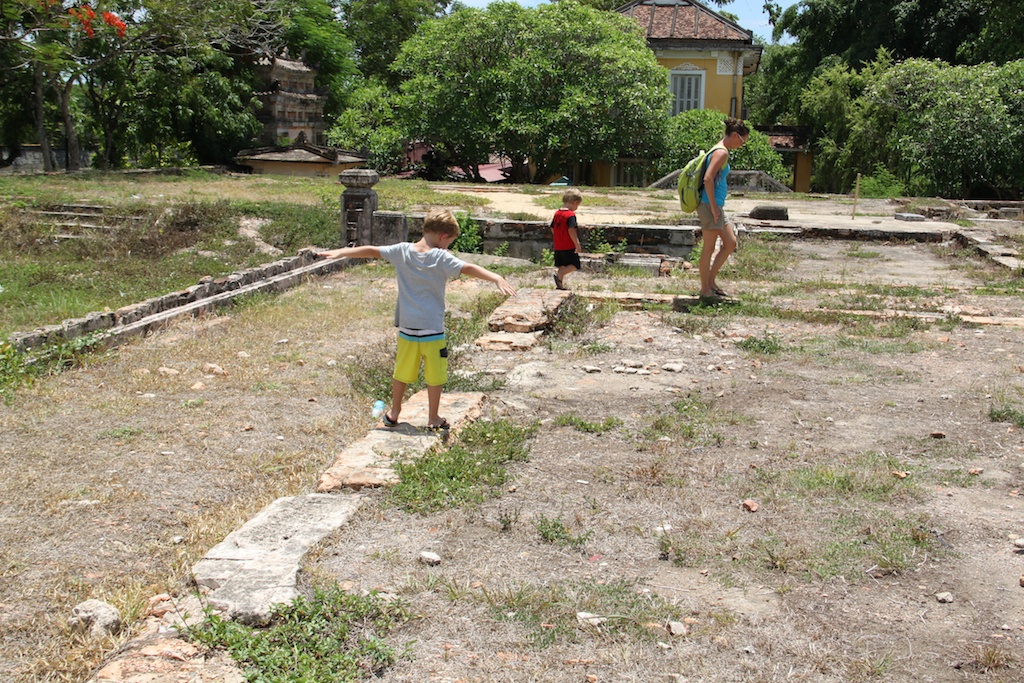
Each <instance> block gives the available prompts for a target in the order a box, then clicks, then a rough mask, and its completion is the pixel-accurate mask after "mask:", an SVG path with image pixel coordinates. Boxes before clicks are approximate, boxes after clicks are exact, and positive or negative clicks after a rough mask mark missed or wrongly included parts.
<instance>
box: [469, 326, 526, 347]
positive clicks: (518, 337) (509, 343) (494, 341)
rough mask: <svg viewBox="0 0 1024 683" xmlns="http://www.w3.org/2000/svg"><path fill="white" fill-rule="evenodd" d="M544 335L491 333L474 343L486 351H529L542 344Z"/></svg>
mask: <svg viewBox="0 0 1024 683" xmlns="http://www.w3.org/2000/svg"><path fill="white" fill-rule="evenodd" d="M542 334H543V333H542V332H541V331H540V330H538V331H536V332H491V333H489V334H485V335H483V336H482V337H479V338H478V339H477V340H476V341H475V342H474V343H475V344H476V345H477V346H479V347H480V348H481V349H483V350H484V351H529V350H530V349H532V348H533V347H535V346H536V345H537V344H539V343H540V339H541V335H542Z"/></svg>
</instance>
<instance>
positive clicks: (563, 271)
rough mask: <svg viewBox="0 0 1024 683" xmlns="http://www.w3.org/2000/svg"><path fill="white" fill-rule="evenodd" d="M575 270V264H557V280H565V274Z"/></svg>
mask: <svg viewBox="0 0 1024 683" xmlns="http://www.w3.org/2000/svg"><path fill="white" fill-rule="evenodd" d="M574 272H576V266H559V267H558V280H559V282H563V283H564V281H565V276H566V275H568V274H569V273H574Z"/></svg>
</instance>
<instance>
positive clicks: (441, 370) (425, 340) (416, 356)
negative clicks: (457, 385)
mask: <svg viewBox="0 0 1024 683" xmlns="http://www.w3.org/2000/svg"><path fill="white" fill-rule="evenodd" d="M421 358H422V359H423V380H424V381H425V382H426V383H427V386H428V387H436V386H441V385H443V384H444V383H445V382H447V381H448V340H447V339H445V335H444V334H431V335H428V336H426V337H414V336H412V335H410V334H406V333H405V332H399V333H398V353H397V354H396V355H395V375H394V377H395V379H396V380H398V381H399V382H402V383H403V384H412V383H413V382H415V381H416V380H417V379H418V378H419V376H420V359H421Z"/></svg>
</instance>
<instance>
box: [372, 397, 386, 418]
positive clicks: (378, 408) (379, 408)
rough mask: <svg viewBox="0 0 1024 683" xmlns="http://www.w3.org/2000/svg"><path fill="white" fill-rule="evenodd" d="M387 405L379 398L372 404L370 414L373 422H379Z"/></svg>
mask: <svg viewBox="0 0 1024 683" xmlns="http://www.w3.org/2000/svg"><path fill="white" fill-rule="evenodd" d="M387 407H388V406H387V404H386V403H384V401H382V400H380V399H379V398H378V399H377V400H376V401H374V402H373V410H371V411H370V413H371V414H372V415H373V419H374V420H379V419H380V416H381V415H383V414H384V410H385V409H386V408H387Z"/></svg>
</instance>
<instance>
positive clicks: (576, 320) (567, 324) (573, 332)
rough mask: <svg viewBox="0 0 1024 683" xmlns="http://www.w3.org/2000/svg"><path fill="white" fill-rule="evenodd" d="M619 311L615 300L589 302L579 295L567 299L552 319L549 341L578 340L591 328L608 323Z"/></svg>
mask: <svg viewBox="0 0 1024 683" xmlns="http://www.w3.org/2000/svg"><path fill="white" fill-rule="evenodd" d="M618 311H619V306H618V305H617V304H615V303H614V302H601V303H597V304H593V303H589V302H587V301H585V300H584V299H581V298H579V297H575V296H571V297H569V298H568V299H566V300H565V301H564V302H563V303H562V305H561V306H559V307H558V311H557V312H556V313H555V316H554V318H553V319H552V321H551V327H550V331H549V334H548V341H549V343H550V341H551V340H562V341H567V340H578V339H579V338H580V337H582V336H584V335H585V334H586V333H587V332H588V331H589V330H591V329H592V328H594V327H598V326H601V325H604V324H607V323H608V321H609V320H611V318H612V316H613V315H615V314H616V313H617V312H618Z"/></svg>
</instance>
